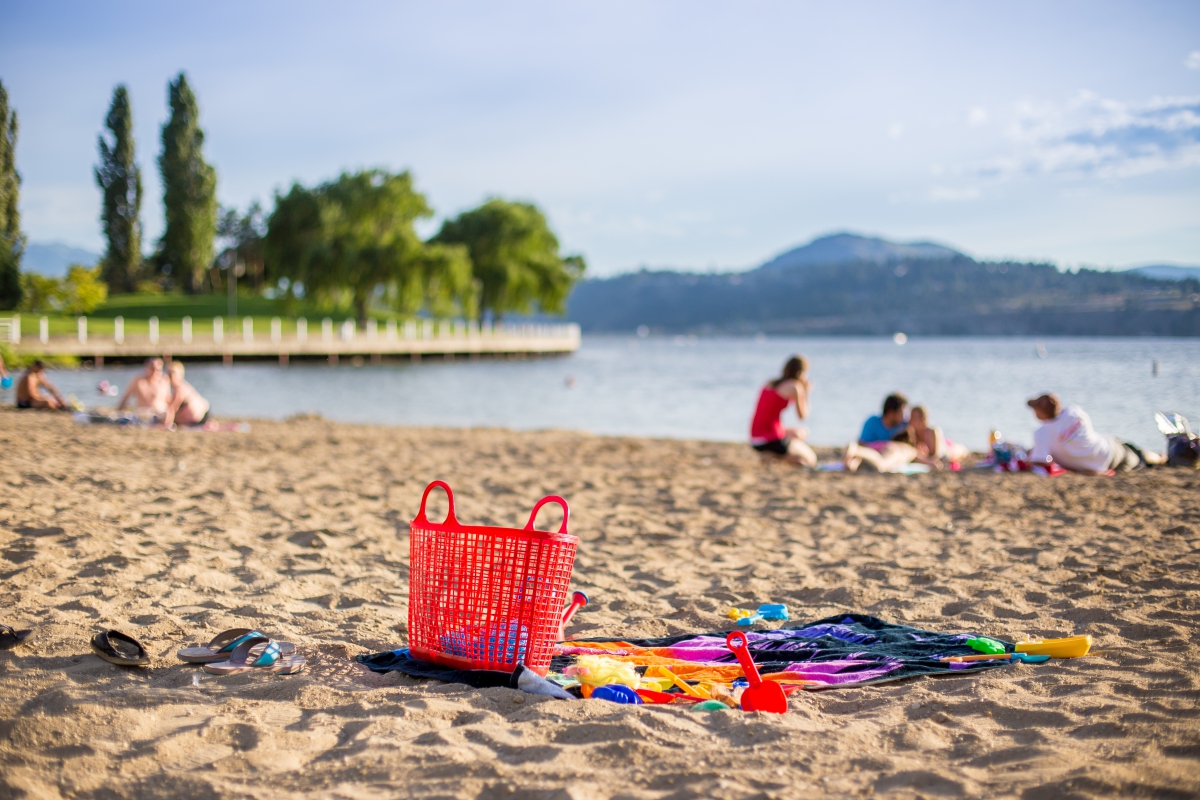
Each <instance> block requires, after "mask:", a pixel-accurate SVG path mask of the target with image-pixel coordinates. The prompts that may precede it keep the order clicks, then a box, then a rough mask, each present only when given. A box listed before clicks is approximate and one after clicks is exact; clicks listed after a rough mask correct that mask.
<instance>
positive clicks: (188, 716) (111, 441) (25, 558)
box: [0, 411, 1200, 800]
mask: <svg viewBox="0 0 1200 800" xmlns="http://www.w3.org/2000/svg"><path fill="white" fill-rule="evenodd" d="M434 478H442V479H445V480H447V481H449V482H450V483H451V484H452V485H453V486H454V487H455V488H456V490H457V500H458V512H459V518H460V519H461V520H462V521H465V522H478V523H490V524H514V525H519V524H523V523H524V521H525V518H526V515H527V514H528V511H529V509H530V507H531V506H532V504H533V503H534V502H535V501H536V500H537V499H538V498H540V497H541V496H543V495H545V494H550V493H560V494H562V495H564V496H566V497H567V498H568V500H569V501H570V503H571V511H572V517H571V521H572V529H573V531H574V532H576V533H578V534H579V536H580V538H581V540H582V541H581V545H580V553H579V557H578V560H577V563H576V570H575V580H574V585H575V586H576V587H578V588H582V589H584V590H585V591H586V592H588V594H589V595H591V598H592V600H593V602H592V604H591V605H590V606H588V607H587V608H586V609H584V610H583V611H582V612H581V613H580V614H579V615H578V616H577V617H576V624H575V625H574V626H573V628H572V632H573V633H575V634H576V635H594V636H600V635H606V636H650V635H658V634H668V633H674V632H686V631H701V630H711V629H720V628H727V627H728V625H729V623H728V621H727V620H726V619H725V618H724V614H725V612H726V611H727V609H728V608H729V606H730V605H747V604H754V603H757V602H760V601H768V600H773V601H777V602H785V603H787V604H788V605H789V606H790V607H791V609H792V613H793V618H794V619H801V620H803V619H816V618H819V617H823V616H826V615H829V614H833V613H837V612H841V611H862V612H867V613H871V614H875V615H878V616H880V617H883V618H885V619H888V620H891V621H897V622H905V623H909V624H912V625H918V626H923V627H928V628H933V629H938V630H951V631H959V630H970V631H979V632H982V633H985V634H991V635H996V636H1001V637H1005V638H1013V637H1020V636H1023V635H1026V634H1032V635H1040V636H1061V635H1070V634H1077V633H1090V634H1092V635H1093V636H1094V637H1095V639H1096V647H1095V650H1094V651H1093V654H1092V655H1090V656H1089V657H1087V658H1083V659H1077V660H1073V661H1055V662H1051V663H1049V664H1046V665H1041V666H1034V665H1017V666H1012V667H1006V668H1003V669H997V670H992V671H990V672H988V673H987V674H983V675H977V676H953V677H946V678H937V679H921V680H914V681H909V682H903V683H895V684H885V685H879V686H868V687H861V688H857V689H846V690H837V691H828V692H823V693H819V694H811V693H810V694H804V695H802V696H800V697H797V698H795V699H794V700H793V702H792V710H791V712H790V713H789V714H787V715H786V716H772V715H757V714H751V715H746V714H742V713H740V712H722V713H711V714H700V713H696V712H689V711H687V710H686V709H684V708H681V707H667V708H664V707H629V706H618V705H614V704H610V703H605V702H602V701H586V702H585V701H576V702H567V701H560V700H552V699H547V698H541V697H536V696H533V695H527V694H523V693H521V692H518V691H514V690H509V689H489V690H472V689H468V688H466V687H462V686H457V685H450V684H440V683H436V682H430V681H424V682H423V681H418V680H413V679H410V678H407V677H404V676H400V675H397V674H390V675H374V674H371V673H368V672H366V671H365V670H364V669H363V668H362V667H360V666H358V665H357V664H355V663H354V662H353V661H352V658H353V656H355V655H356V654H359V653H365V652H372V651H377V650H385V649H391V648H394V647H397V646H401V645H402V644H403V643H404V641H405V622H406V613H407V608H406V599H407V562H408V542H407V538H408V532H407V522H408V520H409V519H411V518H412V517H413V515H414V514H415V513H416V510H417V504H418V502H419V499H420V495H421V491H422V489H423V488H424V486H425V485H426V483H427V482H428V481H430V480H432V479H434ZM1198 487H1200V474H1198V473H1195V472H1185V471H1174V470H1157V471H1153V472H1145V473H1140V474H1134V475H1129V476H1120V477H1115V478H1083V477H1064V478H1057V479H1046V478H1037V477H1034V476H1029V475H1021V476H996V475H991V474H939V475H928V476H917V477H907V478H906V477H902V476H894V475H871V474H866V475H841V474H814V473H808V472H802V471H799V470H797V469H793V468H790V467H788V466H786V465H783V464H778V463H764V462H762V461H761V460H760V458H759V457H758V456H757V455H755V454H754V453H752V452H751V451H750V450H749V448H747V447H744V446H737V445H729V444H716V443H706V442H688V441H651V440H638V439H619V438H602V437H594V436H588V435H583V434H576V433H565V432H538V433H513V432H509V431H502V430H472V431H461V430H437V429H402V428H384V427H370V426H352V425H337V424H332V423H328V422H324V421H321V420H299V421H291V422H287V423H269V422H255V423H254V425H253V431H252V432H251V433H249V434H185V433H175V434H170V433H165V432H158V431H143V430H126V429H116V428H106V427H85V426H80V425H76V424H74V423H72V422H71V421H70V420H69V419H67V418H65V417H62V416H57V415H52V414H46V413H36V412H12V411H3V412H0V578H2V579H3V582H2V584H0V621H2V622H8V623H10V624H13V625H15V626H17V627H26V626H34V627H36V629H37V634H36V638H35V639H33V640H31V641H30V642H29V643H28V644H25V645H22V646H20V647H19V648H17V649H16V650H13V651H8V652H0V797H35V798H54V797H62V796H67V797H77V796H79V797H183V796H189V797H222V798H228V797H247V796H250V795H251V794H254V795H256V796H260V797H262V796H267V795H281V794H282V796H286V795H287V794H289V793H290V794H303V795H313V796H320V797H346V798H357V797H389V796H396V797H407V796H413V797H431V798H432V797H439V798H458V797H464V798H466V797H472V798H473V797H485V798H493V797H495V798H575V800H584V799H585V798H607V797H625V798H668V797H669V798H682V797H700V796H704V797H710V796H718V797H728V798H749V797H810V796H814V795H815V796H842V795H855V794H870V793H880V794H883V793H887V794H892V795H895V796H911V795H920V796H938V795H942V796H956V797H957V796H978V797H988V798H994V797H1011V796H1020V797H1029V798H1042V797H1045V798H1052V797H1094V796H1096V797H1098V796H1110V795H1126V796H1139V797H1142V796H1144V797H1194V796H1200V709H1198V708H1197V699H1198V697H1200V655H1198V650H1197V645H1196V638H1197V634H1198V633H1200V625H1198V622H1200V591H1198V589H1200V494H1198V492H1197V488H1198ZM553 517H554V512H553V511H549V512H547V517H546V518H545V519H544V524H545V525H548V524H550V523H551V522H552V519H553ZM238 626H262V627H265V628H266V629H268V630H269V631H270V632H272V633H274V634H277V635H279V636H281V637H284V638H286V639H287V640H289V641H293V642H295V643H296V644H297V645H298V647H299V648H300V651H301V652H303V653H305V654H306V655H307V657H308V660H309V667H308V669H307V670H306V671H305V672H304V673H302V674H300V675H296V676H291V677H282V676H267V675H249V676H236V677H224V678H219V677H215V676H210V675H207V674H205V673H203V672H202V671H200V670H198V669H197V668H195V667H191V666H186V665H183V664H181V663H179V662H177V661H176V659H175V658H174V655H173V654H174V652H175V650H176V649H177V648H178V647H179V646H180V645H182V644H184V643H187V642H200V641H207V639H208V638H209V637H211V636H212V635H213V634H214V633H215V632H217V631H219V630H222V629H224V628H229V627H238ZM98 627H117V628H122V629H124V630H127V631H129V632H131V633H133V634H134V635H136V636H138V637H139V638H141V639H142V641H143V642H145V643H146V644H147V646H148V649H149V650H150V652H151V655H152V656H153V663H152V667H151V668H149V669H143V670H129V669H121V668H117V667H114V666H112V665H110V664H107V663H105V662H103V661H101V660H99V659H98V658H96V657H95V656H94V655H92V654H91V653H90V650H89V648H88V644H87V642H88V639H89V637H90V636H91V635H92V633H93V632H94V631H95V630H96V629H97V628H98Z"/></svg>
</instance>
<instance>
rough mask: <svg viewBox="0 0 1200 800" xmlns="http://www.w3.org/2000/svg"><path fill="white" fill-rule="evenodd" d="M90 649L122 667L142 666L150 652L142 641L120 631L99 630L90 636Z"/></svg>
mask: <svg viewBox="0 0 1200 800" xmlns="http://www.w3.org/2000/svg"><path fill="white" fill-rule="evenodd" d="M92 650H93V651H95V653H96V655H98V656H100V657H101V658H103V659H104V660H105V661H108V662H111V663H113V664H117V665H118V666H122V667H144V666H146V665H147V664H149V663H150V654H149V653H147V652H146V648H144V647H142V643H141V642H139V641H138V640H137V639H135V638H133V637H132V636H130V635H129V634H127V633H121V632H120V631H100V632H99V633H97V634H96V635H95V636H93V637H92Z"/></svg>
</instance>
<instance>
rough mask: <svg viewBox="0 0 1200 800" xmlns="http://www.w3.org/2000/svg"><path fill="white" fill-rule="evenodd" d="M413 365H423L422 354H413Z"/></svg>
mask: <svg viewBox="0 0 1200 800" xmlns="http://www.w3.org/2000/svg"><path fill="white" fill-rule="evenodd" d="M412 363H414V364H420V363H421V354H420V353H413V354H412Z"/></svg>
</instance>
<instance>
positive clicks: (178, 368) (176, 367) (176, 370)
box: [171, 361, 184, 380]
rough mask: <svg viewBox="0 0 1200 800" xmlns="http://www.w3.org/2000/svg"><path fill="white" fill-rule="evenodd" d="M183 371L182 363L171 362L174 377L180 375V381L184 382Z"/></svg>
mask: <svg viewBox="0 0 1200 800" xmlns="http://www.w3.org/2000/svg"><path fill="white" fill-rule="evenodd" d="M183 371H184V370H183V362H182V361H172V362H171V374H172V375H175V374H178V375H179V378H180V380H182V379H183Z"/></svg>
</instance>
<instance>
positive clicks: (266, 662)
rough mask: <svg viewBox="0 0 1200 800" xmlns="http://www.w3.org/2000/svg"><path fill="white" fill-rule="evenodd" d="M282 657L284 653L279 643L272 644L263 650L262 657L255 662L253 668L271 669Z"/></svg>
mask: <svg viewBox="0 0 1200 800" xmlns="http://www.w3.org/2000/svg"><path fill="white" fill-rule="evenodd" d="M280 655H282V652H281V651H280V649H279V642H271V643H270V644H268V645H267V646H266V649H264V650H263V652H262V655H260V656H259V657H258V658H256V659H255V660H254V664H252V666H255V667H269V666H271V665H272V664H274V663H275V662H276V661H278V660H279V657H280Z"/></svg>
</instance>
